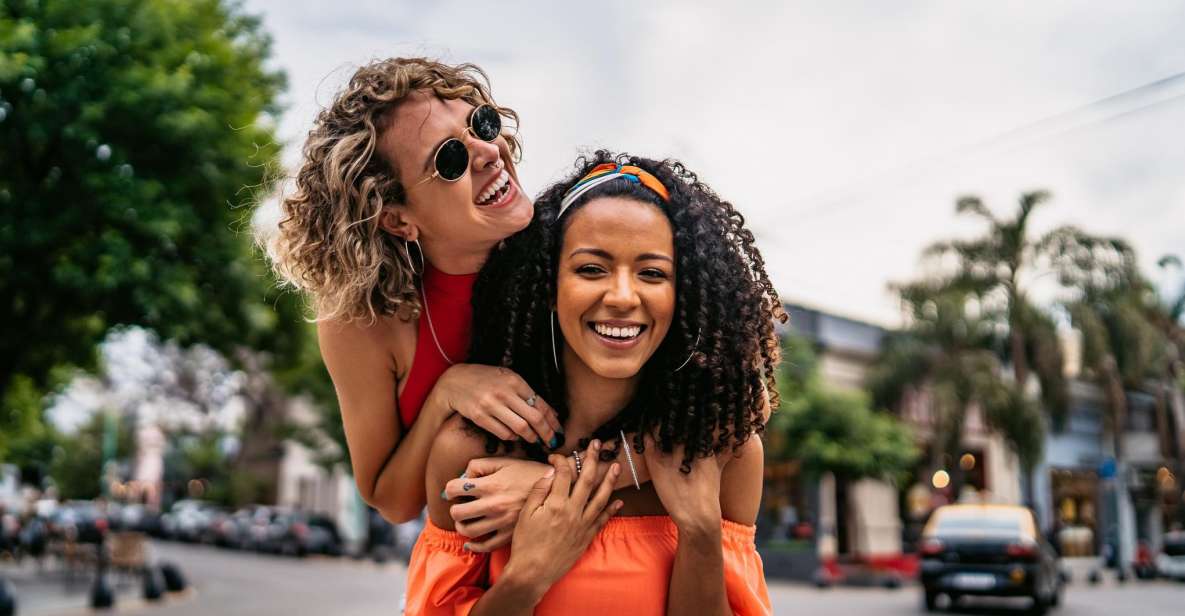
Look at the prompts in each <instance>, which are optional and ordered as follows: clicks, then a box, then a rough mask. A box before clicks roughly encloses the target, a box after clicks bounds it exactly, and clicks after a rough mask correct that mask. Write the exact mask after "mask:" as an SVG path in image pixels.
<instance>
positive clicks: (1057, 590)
mask: <svg viewBox="0 0 1185 616" xmlns="http://www.w3.org/2000/svg"><path fill="white" fill-rule="evenodd" d="M1061 604H1062V585H1061V584H1058V585H1057V586H1056V587H1054V589H1053V596H1052V597H1050V598H1049V607H1057V606H1059V605H1061Z"/></svg>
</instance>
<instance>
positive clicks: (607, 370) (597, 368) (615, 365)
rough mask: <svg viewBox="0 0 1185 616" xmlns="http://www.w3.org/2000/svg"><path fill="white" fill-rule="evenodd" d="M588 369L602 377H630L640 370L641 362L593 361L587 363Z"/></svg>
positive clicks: (636, 374)
mask: <svg viewBox="0 0 1185 616" xmlns="http://www.w3.org/2000/svg"><path fill="white" fill-rule="evenodd" d="M589 369H590V370H592V372H593V374H596V375H597V376H599V377H601V378H603V379H632V378H634V377H636V376H638V373H640V372H642V364H641V363H638V362H633V361H594V362H591V363H590V364H589Z"/></svg>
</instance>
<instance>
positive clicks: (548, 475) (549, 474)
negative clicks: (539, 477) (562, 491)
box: [543, 466, 555, 479]
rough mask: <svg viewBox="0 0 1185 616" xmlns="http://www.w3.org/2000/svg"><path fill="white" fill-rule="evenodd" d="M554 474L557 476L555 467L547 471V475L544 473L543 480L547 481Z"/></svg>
mask: <svg viewBox="0 0 1185 616" xmlns="http://www.w3.org/2000/svg"><path fill="white" fill-rule="evenodd" d="M554 474H555V467H554V466H553V467H551V468H549V469H547V472H546V473H543V478H544V479H547V478H548V477H551V476H552V475H554Z"/></svg>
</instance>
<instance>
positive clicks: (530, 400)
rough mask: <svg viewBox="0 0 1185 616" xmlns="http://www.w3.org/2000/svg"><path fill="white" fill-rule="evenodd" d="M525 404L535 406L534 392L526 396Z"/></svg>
mask: <svg viewBox="0 0 1185 616" xmlns="http://www.w3.org/2000/svg"><path fill="white" fill-rule="evenodd" d="M526 402H527V406H535V394H531V395H529V396H527V400H526Z"/></svg>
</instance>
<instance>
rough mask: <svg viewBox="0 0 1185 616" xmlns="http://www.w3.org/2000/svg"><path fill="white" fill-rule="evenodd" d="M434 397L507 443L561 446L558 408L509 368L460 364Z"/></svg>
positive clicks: (445, 376)
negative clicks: (517, 442) (525, 442)
mask: <svg viewBox="0 0 1185 616" xmlns="http://www.w3.org/2000/svg"><path fill="white" fill-rule="evenodd" d="M431 395H432V396H434V397H438V399H439V402H440V403H441V405H442V406H443V407H444V408H446V409H449V410H453V411H456V412H458V413H460V414H461V415H463V416H464V417H465V418H467V419H469V420H470V421H472V422H473V423H475V424H477V425H478V426H479V427H481V428H482V429H483V430H485V431H487V432H489V433H490V434H493V435H494V436H496V437H498V438H500V439H502V440H504V441H512V440H514V439H515V437H518V438H522V439H523V440H525V441H527V442H529V443H534V442H542V443H543V444H544V445H547V446H549V447H550V448H552V449H554V448H556V447H557V446H559V444H560V441H559V439H558V438H556V433H557V432H560V433H562V432H563V426H562V425H561V424H560V420H559V416H558V415H556V412H555V409H553V408H551V405H549V404H547V402H545V401H544V400H543V399H542V398H540V397H539V396H537V395H535V392H534V391H532V390H531V387H530V386H529V385H527V382H526V381H524V380H523V379H522V377H520V376H519V375H517V374H515V373H514V372H513V371H511V370H508V369H506V368H500V367H497V366H483V365H479V364H457V365H455V366H452V367H450V368H449V369H448V370H445V372H444V374H442V375H440V379H439V380H438V381H437V382H436V386H435V387H434V388H433V389H432V393H431ZM532 403H533V404H532Z"/></svg>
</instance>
